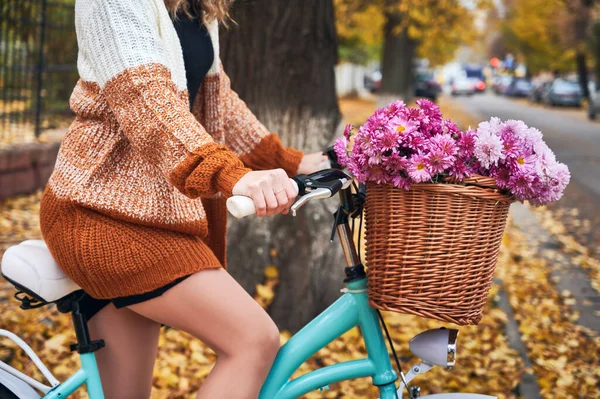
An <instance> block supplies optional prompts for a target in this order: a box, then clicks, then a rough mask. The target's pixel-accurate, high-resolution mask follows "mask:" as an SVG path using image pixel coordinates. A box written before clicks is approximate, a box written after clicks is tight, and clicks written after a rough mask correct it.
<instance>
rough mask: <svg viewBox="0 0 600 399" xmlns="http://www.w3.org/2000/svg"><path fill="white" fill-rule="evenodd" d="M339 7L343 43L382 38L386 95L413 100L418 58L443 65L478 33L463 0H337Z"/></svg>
mask: <svg viewBox="0 0 600 399" xmlns="http://www.w3.org/2000/svg"><path fill="white" fill-rule="evenodd" d="M476 3H479V1H477V2H476ZM336 8H337V17H338V30H339V32H340V36H341V37H342V41H341V43H342V44H344V40H345V41H347V42H350V43H353V44H362V45H364V46H369V45H370V46H372V41H374V40H381V42H382V53H381V59H382V72H383V82H382V87H381V91H382V94H383V95H384V96H386V97H387V96H392V97H401V98H404V99H410V97H411V95H412V78H413V64H414V59H415V57H417V56H419V57H423V58H427V59H428V60H429V61H430V63H431V64H432V65H440V64H443V63H444V62H447V61H448V60H450V59H451V58H452V57H453V56H454V52H455V50H456V49H457V48H458V47H459V46H460V45H461V44H463V43H466V42H469V41H471V40H472V39H473V38H474V28H473V15H472V13H471V12H470V10H469V9H467V8H466V7H464V6H463V5H462V2H461V1H460V0H375V1H366V0H336ZM357 28H358V29H357ZM355 47H357V46H355Z"/></svg>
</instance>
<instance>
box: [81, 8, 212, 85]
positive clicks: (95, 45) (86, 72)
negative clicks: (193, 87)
mask: <svg viewBox="0 0 600 399" xmlns="http://www.w3.org/2000/svg"><path fill="white" fill-rule="evenodd" d="M206 27H207V30H208V32H209V34H210V37H211V41H212V45H213V49H214V61H213V64H212V67H211V68H210V70H209V72H208V74H209V75H215V74H218V73H219V67H220V65H219V28H218V24H217V21H211V22H209V23H208V24H207V26H206ZM75 29H76V31H77V36H78V37H81V38H86V40H80V41H79V55H78V60H77V68H78V70H79V74H80V76H81V78H82V79H83V80H85V81H88V82H96V83H98V84H99V85H100V87H104V85H105V84H106V82H108V81H109V80H110V79H111V78H112V77H114V76H116V75H118V74H119V73H120V72H122V71H124V70H126V69H127V68H132V67H136V66H139V65H144V64H152V63H158V64H162V65H165V66H166V67H167V68H168V69H169V71H170V72H171V77H172V79H173V81H174V82H175V84H176V85H177V87H178V88H179V90H185V89H186V79H185V66H184V62H183V52H182V50H181V45H180V43H179V38H178V36H177V32H176V31H175V28H174V27H173V23H172V21H171V17H170V15H169V13H168V11H167V8H166V7H165V4H164V1H163V0H77V2H76V3H75Z"/></svg>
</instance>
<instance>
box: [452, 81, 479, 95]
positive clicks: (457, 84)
mask: <svg viewBox="0 0 600 399" xmlns="http://www.w3.org/2000/svg"><path fill="white" fill-rule="evenodd" d="M475 90H477V89H476V88H475V83H474V82H473V81H472V80H471V79H469V78H456V79H454V80H453V81H452V85H451V86H450V93H451V94H452V95H453V96H459V95H461V94H466V95H468V96H470V95H473V94H475Z"/></svg>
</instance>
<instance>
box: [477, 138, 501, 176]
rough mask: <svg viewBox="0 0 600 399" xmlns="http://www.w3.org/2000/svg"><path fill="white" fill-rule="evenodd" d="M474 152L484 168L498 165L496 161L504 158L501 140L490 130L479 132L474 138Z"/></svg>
mask: <svg viewBox="0 0 600 399" xmlns="http://www.w3.org/2000/svg"><path fill="white" fill-rule="evenodd" d="M474 154H475V158H477V160H478V161H479V163H480V164H481V166H483V167H484V168H489V167H490V166H492V165H498V161H499V160H501V159H504V154H503V153H502V140H501V139H500V137H498V136H496V135H495V134H493V133H491V131H484V132H480V133H479V136H478V137H477V138H476V139H475V151H474Z"/></svg>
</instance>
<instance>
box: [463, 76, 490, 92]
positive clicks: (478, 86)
mask: <svg viewBox="0 0 600 399" xmlns="http://www.w3.org/2000/svg"><path fill="white" fill-rule="evenodd" d="M467 79H469V81H470V82H471V83H472V84H473V85H474V86H475V93H483V92H484V91H485V87H486V85H485V81H484V80H483V79H482V78H476V77H475V78H467Z"/></svg>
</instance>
